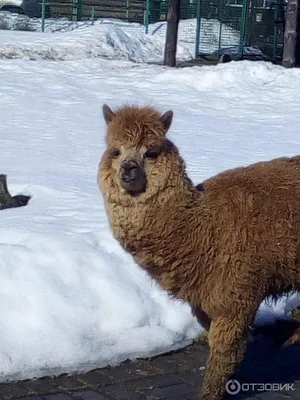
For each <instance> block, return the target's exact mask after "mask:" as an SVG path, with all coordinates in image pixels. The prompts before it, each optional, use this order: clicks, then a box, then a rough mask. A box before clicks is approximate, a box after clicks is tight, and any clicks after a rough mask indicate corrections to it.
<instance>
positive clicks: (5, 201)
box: [0, 174, 30, 210]
mask: <svg viewBox="0 0 300 400" xmlns="http://www.w3.org/2000/svg"><path fill="white" fill-rule="evenodd" d="M6 178H7V176H6V175H3V174H1V175H0V210H3V209H5V208H13V207H22V206H26V205H27V204H28V201H29V200H30V196H25V195H23V194H19V195H17V196H13V197H12V196H11V194H10V193H9V191H8V188H7V182H6Z"/></svg>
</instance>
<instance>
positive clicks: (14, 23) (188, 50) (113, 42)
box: [0, 12, 261, 62]
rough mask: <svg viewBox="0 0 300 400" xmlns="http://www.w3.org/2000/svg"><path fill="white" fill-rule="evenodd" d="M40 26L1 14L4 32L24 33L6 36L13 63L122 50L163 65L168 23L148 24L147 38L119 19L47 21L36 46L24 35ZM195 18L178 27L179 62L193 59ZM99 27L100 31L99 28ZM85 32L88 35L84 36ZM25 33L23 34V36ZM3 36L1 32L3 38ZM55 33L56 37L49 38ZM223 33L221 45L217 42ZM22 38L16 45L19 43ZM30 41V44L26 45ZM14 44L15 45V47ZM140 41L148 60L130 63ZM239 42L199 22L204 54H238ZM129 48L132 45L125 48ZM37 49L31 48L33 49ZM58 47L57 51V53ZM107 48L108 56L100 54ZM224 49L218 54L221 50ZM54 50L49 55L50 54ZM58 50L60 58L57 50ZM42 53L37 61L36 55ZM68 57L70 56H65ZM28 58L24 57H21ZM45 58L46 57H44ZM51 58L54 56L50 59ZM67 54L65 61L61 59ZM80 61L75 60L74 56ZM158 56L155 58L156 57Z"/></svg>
mask: <svg viewBox="0 0 300 400" xmlns="http://www.w3.org/2000/svg"><path fill="white" fill-rule="evenodd" d="M41 26H42V22H41V19H40V18H29V17H28V16H26V15H19V14H11V13H9V12H0V29H6V30H19V31H21V33H20V34H19V35H18V36H11V35H6V36H5V39H6V41H7V40H9V38H10V39H11V40H10V43H9V44H10V46H12V45H13V44H14V47H13V49H14V54H15V58H21V57H23V56H25V57H26V56H27V57H30V56H31V57H34V58H35V57H37V56H38V57H41V56H42V54H45V52H47V55H48V56H49V57H50V59H56V57H57V59H62V60H65V59H75V57H77V58H78V57H79V56H80V54H81V57H83V58H85V57H87V56H90V57H93V56H102V57H103V56H105V57H108V58H111V55H112V53H114V52H115V51H116V49H118V51H119V53H120V54H122V55H123V57H124V56H125V55H127V59H129V60H131V61H141V62H161V61H162V58H163V49H164V43H165V42H164V41H165V36H166V29H167V23H166V21H160V22H156V23H153V24H149V27H148V34H147V35H145V31H146V28H145V26H144V25H141V24H138V23H128V22H126V21H122V20H118V19H112V18H111V19H106V18H103V19H98V20H96V21H94V25H92V21H89V20H83V21H71V20H69V19H67V18H59V19H58V18H48V19H46V20H45V34H41V35H39V36H38V35H35V36H36V39H37V40H36V41H35V42H34V43H33V42H32V39H31V38H32V35H28V33H27V34H26V31H29V32H41ZM196 26H197V20H196V18H190V19H185V20H181V21H180V22H179V31H178V42H179V48H178V54H177V56H178V59H179V60H189V59H191V58H192V55H194V54H195V46H196V28H197V27H196ZM95 27H96V28H95ZM83 29H84V34H82V32H83V31H82V30H83ZM24 31H25V32H24ZM67 31H76V33H74V34H73V35H70V36H68V38H67V39H66V38H65V36H62V35H59V33H62V32H67ZM2 33H3V32H2ZM50 33H55V34H56V35H54V37H51V35H49V34H50ZM220 33H221V41H219V36H220ZM15 38H18V40H15ZM28 38H29V43H30V44H29V43H28ZM11 41H13V43H11ZM139 41H141V42H142V44H143V45H145V44H147V51H148V53H149V55H148V58H149V60H150V61H149V60H148V59H147V57H145V56H144V57H141V56H140V54H139V55H138V57H137V56H136V54H134V56H133V57H132V50H133V49H134V48H135V47H140V43H139ZM239 42H240V32H239V31H237V30H234V29H232V28H231V27H230V26H228V25H226V24H224V23H222V24H221V23H220V21H218V20H217V19H205V18H201V30H200V47H199V50H200V52H201V53H205V54H208V53H213V52H215V51H219V50H220V49H222V50H223V51H224V50H226V51H227V50H228V52H230V53H235V54H236V53H237V51H238V45H239ZM77 43H79V45H80V48H79V50H78V51H76V45H77ZM126 43H128V45H126ZM32 46H33V47H32ZM53 47H54V49H53ZM102 47H105V50H103V49H102ZM219 47H220V49H219ZM49 48H51V50H49ZM57 48H58V50H57V51H58V53H59V55H57V54H56V53H57V51H56V49H57ZM37 52H38V55H37V56H36V55H35V54H36V53H37ZM66 52H67V53H68V54H67V55H66V54H65V53H66ZM245 52H246V53H247V54H248V53H249V52H250V54H252V53H253V52H254V53H255V54H257V53H258V54H259V55H261V51H260V50H259V49H256V48H255V49H252V48H251V47H249V46H248V47H247V48H245ZM23 53H25V55H23ZM41 53H42V54H41ZM49 53H50V55H49ZM61 53H63V55H61ZM74 53H75V54H76V56H75V54H74ZM153 53H154V54H153ZM1 56H2V57H5V56H6V57H8V58H11V57H12V56H11V53H9V52H8V54H7V50H6V48H4V50H3V47H2V50H1V53H0V57H1Z"/></svg>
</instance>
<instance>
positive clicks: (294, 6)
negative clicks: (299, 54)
mask: <svg viewBox="0 0 300 400" xmlns="http://www.w3.org/2000/svg"><path fill="white" fill-rule="evenodd" d="M298 16H299V0H288V1H287V12H286V21H285V31H284V45H283V46H284V47H283V57H282V65H283V66H284V67H286V68H292V67H294V66H295V65H296V47H297V41H299V38H297V36H298V35H297V30H298ZM297 39H298V40H297Z"/></svg>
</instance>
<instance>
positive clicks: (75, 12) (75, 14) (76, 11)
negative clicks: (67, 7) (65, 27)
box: [72, 0, 78, 21]
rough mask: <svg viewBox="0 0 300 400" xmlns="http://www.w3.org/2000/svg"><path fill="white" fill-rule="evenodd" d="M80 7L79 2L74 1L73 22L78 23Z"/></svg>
mask: <svg viewBox="0 0 300 400" xmlns="http://www.w3.org/2000/svg"><path fill="white" fill-rule="evenodd" d="M77 15H78V7H77V0H73V9H72V21H77Z"/></svg>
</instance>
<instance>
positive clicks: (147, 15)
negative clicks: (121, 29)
mask: <svg viewBox="0 0 300 400" xmlns="http://www.w3.org/2000/svg"><path fill="white" fill-rule="evenodd" d="M150 1H151V0H146V9H145V13H144V25H145V33H147V34H148V31H149V16H150Z"/></svg>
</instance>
